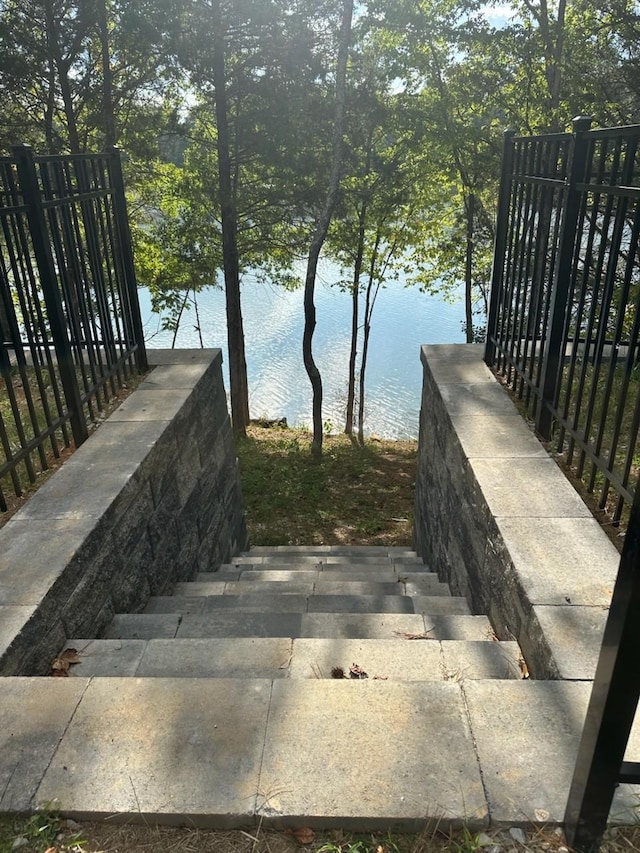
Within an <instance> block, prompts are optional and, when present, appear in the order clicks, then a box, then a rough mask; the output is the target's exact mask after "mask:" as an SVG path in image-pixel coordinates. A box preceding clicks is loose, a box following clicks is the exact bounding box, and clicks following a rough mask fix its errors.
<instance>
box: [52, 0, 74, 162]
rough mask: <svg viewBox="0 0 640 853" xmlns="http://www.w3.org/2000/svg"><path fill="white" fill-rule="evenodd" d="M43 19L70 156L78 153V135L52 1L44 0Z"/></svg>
mask: <svg viewBox="0 0 640 853" xmlns="http://www.w3.org/2000/svg"><path fill="white" fill-rule="evenodd" d="M45 17H46V22H47V51H48V54H49V59H50V61H52V62H53V64H54V66H55V69H56V71H57V72H58V82H59V84H60V93H61V95H62V104H63V106H64V114H65V118H66V120H67V133H68V136H69V150H70V151H71V153H72V154H78V153H80V136H79V134H78V123H77V121H76V114H75V111H74V109H73V97H72V94H71V83H70V82H69V63H68V62H65V61H64V59H63V58H62V52H61V50H60V42H59V41H58V27H57V23H56V16H55V13H54V10H53V0H45Z"/></svg>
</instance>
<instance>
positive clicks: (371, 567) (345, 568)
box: [201, 560, 436, 577]
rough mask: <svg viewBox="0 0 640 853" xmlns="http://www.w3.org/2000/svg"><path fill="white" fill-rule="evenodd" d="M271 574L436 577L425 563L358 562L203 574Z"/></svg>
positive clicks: (244, 567) (277, 564) (245, 566)
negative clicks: (279, 572) (415, 575)
mask: <svg viewBox="0 0 640 853" xmlns="http://www.w3.org/2000/svg"><path fill="white" fill-rule="evenodd" d="M248 571H254V572H270V571H283V572H284V571H287V572H321V573H327V572H334V573H335V572H339V573H340V574H347V575H352V574H362V575H376V574H378V573H382V574H391V575H393V576H394V577H398V576H399V575H405V574H407V573H408V572H410V573H411V574H426V575H435V574H436V572H432V571H431V569H430V568H429V567H428V566H425V565H424V564H423V563H415V564H414V563H400V562H397V561H396V562H395V563H388V562H376V563H357V562H345V561H343V562H339V563H321V562H309V563H298V562H295V561H293V560H292V561H283V560H280V561H274V562H266V563H258V562H255V561H254V562H251V563H223V564H222V565H221V566H220V567H219V568H218V569H217V570H216V571H215V572H206V571H205V572H202V573H201V574H204V575H224V576H226V575H238V574H242V573H244V572H248Z"/></svg>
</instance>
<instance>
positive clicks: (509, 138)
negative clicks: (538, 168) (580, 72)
mask: <svg viewBox="0 0 640 853" xmlns="http://www.w3.org/2000/svg"><path fill="white" fill-rule="evenodd" d="M515 135H516V132H515V130H505V132H504V136H503V142H502V169H501V171H500V190H499V194H498V216H497V220H496V239H495V243H494V249H493V268H492V270H491V295H490V298H489V315H488V317H487V336H486V343H485V348H484V360H485V363H486V364H488V365H489V367H491V366H492V365H493V362H494V361H495V356H496V346H495V339H496V335H497V331H498V318H499V312H498V308H499V304H500V298H501V296H502V281H503V279H504V256H505V252H506V248H507V232H508V229H509V197H510V194H511V177H512V175H511V173H512V172H513V140H514V138H515Z"/></svg>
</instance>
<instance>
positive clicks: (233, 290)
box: [211, 0, 249, 436]
mask: <svg viewBox="0 0 640 853" xmlns="http://www.w3.org/2000/svg"><path fill="white" fill-rule="evenodd" d="M211 10H212V14H213V24H214V38H213V85H214V88H215V103H216V123H217V130H218V139H217V146H218V173H219V181H220V213H221V219H222V256H223V263H224V284H225V296H226V309H227V336H228V351H229V385H230V392H231V421H232V424H233V431H234V433H235V434H236V435H239V436H244V435H246V428H247V425H248V423H249V387H248V382H247V363H246V359H245V351H244V329H243V326H242V310H241V305H240V267H239V260H238V243H237V217H236V208H235V205H234V203H233V190H232V182H231V158H230V156H229V120H228V112H227V93H226V77H225V44H224V32H223V30H222V14H221V11H220V2H219V0H215V2H213V3H212V5H211Z"/></svg>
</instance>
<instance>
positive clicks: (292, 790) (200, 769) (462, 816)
mask: <svg viewBox="0 0 640 853" xmlns="http://www.w3.org/2000/svg"><path fill="white" fill-rule="evenodd" d="M67 646H73V647H74V648H76V649H78V650H79V652H80V659H81V663H80V664H75V665H73V666H72V667H71V670H72V672H71V674H72V676H73V677H70V678H59V679H38V678H7V679H0V724H1V725H2V731H3V732H4V734H3V735H2V743H3V761H2V764H1V767H0V774H1V775H0V809H2V810H4V811H9V810H10V811H18V810H25V809H28V808H31V807H33V806H34V805H36V804H38V803H43V802H48V801H53V800H57V801H58V802H59V803H60V805H61V808H62V809H63V810H64V812H65V813H67V814H68V815H70V816H75V817H76V818H80V819H86V818H92V819H94V818H98V817H106V816H110V815H116V816H117V819H120V820H132V819H139V820H145V821H149V822H156V823H165V824H184V823H187V824H190V825H194V826H207V827H214V828H228V827H238V826H250V825H254V824H257V823H259V822H260V821H262V822H263V823H267V824H269V825H273V826H278V827H288V826H311V827H314V828H330V827H343V828H344V829H348V830H367V829H386V828H395V829H406V830H418V829H421V828H423V827H424V826H425V825H426V824H427V823H429V822H434V821H439V822H444V824H445V825H446V824H454V825H455V824H461V823H464V824H466V825H468V826H470V827H480V826H488V825H489V824H492V825H501V824H514V823H526V822H542V823H549V822H559V821H561V820H562V817H563V813H564V805H565V802H566V795H567V792H568V787H569V782H570V777H571V773H572V770H573V763H574V760H575V754H576V751H577V745H578V739H579V736H580V731H581V726H582V721H583V718H584V713H585V709H586V704H587V700H588V692H589V685H588V684H583V683H579V682H574V683H570V682H531V681H524V680H521V672H520V667H519V663H518V658H519V650H518V649H517V646H515V644H511V643H498V642H496V641H495V638H494V637H493V635H492V633H491V631H490V628H489V624H488V622H487V621H486V619H484V617H480V616H472V615H470V614H469V613H468V608H466V604H465V602H463V601H461V600H460V599H456V598H455V597H453V596H451V595H450V594H449V591H448V589H446V588H443V585H442V584H439V582H438V579H437V577H435V576H433V575H432V574H431V573H429V572H428V571H426V569H425V567H424V566H422V565H421V564H420V562H419V561H418V560H417V558H416V557H415V555H413V554H411V553H407V552H403V551H401V550H399V549H388V550H380V549H378V550H374V549H370V548H369V549H329V548H323V549H314V550H309V549H306V550H305V549H272V550H267V549H253V550H252V551H251V552H250V553H249V554H247V555H243V556H241V557H239V558H236V559H235V560H234V561H233V563H232V564H230V565H228V566H225V567H223V568H222V570H220V571H219V572H216V573H212V574H210V575H205V576H202V575H201V576H198V577H197V578H196V580H195V581H194V582H192V583H191V584H180V585H179V588H178V589H177V590H176V594H175V595H174V596H171V597H169V596H166V597H158V598H155V599H151V601H150V602H149V604H148V606H147V608H146V611H145V612H144V613H142V614H122V615H119V616H116V618H115V620H114V622H113V624H112V626H111V628H110V629H109V632H108V636H107V638H105V639H102V640H92V639H82V638H79V639H72V640H69V641H68V643H67ZM354 665H356V666H357V667H359V668H360V670H364V671H365V672H366V673H367V676H368V677H366V678H365V677H357V678H356V677H351V673H350V671H349V670H350V668H351V667H353V666H354ZM336 667H341V668H342V669H343V671H344V674H345V675H346V676H347V677H346V678H335V677H331V671H332V669H334V668H336ZM355 674H357V670H355Z"/></svg>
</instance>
